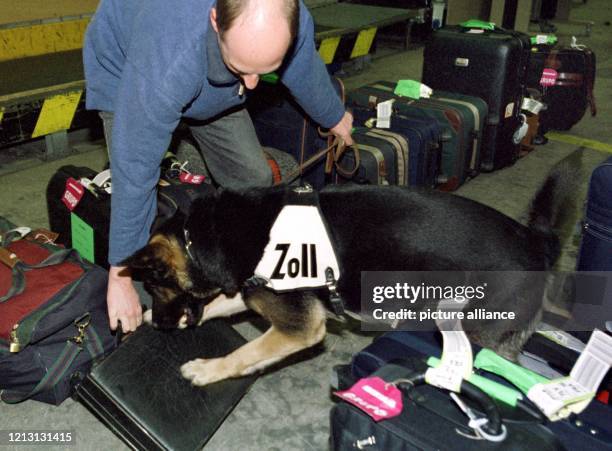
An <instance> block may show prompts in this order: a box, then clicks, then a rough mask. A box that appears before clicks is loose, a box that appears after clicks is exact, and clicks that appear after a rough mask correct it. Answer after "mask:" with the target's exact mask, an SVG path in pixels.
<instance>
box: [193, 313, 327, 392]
mask: <svg viewBox="0 0 612 451" xmlns="http://www.w3.org/2000/svg"><path fill="white" fill-rule="evenodd" d="M324 336H325V323H324V322H323V323H322V324H321V325H320V327H319V329H318V330H316V331H314V335H313V336H311V337H305V336H299V335H293V334H289V333H285V332H281V331H279V330H277V329H276V328H274V326H272V327H270V328H269V329H268V330H267V331H266V332H265V333H264V334H263V335H261V336H260V337H258V338H256V339H255V340H253V341H250V342H249V343H247V344H245V345H243V346H241V347H240V348H238V349H237V350H235V351H234V352H232V353H231V354H229V355H227V356H225V357H221V358H216V359H195V360H192V361H190V362H187V363H186V364H184V365H183V366H182V367H181V373H182V374H183V376H184V377H185V378H186V379H189V380H191V383H192V384H193V385H198V386H204V385H207V384H211V383H213V382H217V381H220V380H223V379H228V378H231V377H239V376H245V375H247V374H251V373H254V372H256V371H259V370H261V369H263V368H265V367H267V366H269V365H271V364H273V363H275V362H278V361H279V360H282V359H283V358H285V357H287V356H288V355H291V354H293V353H295V352H298V351H301V350H302V349H306V348H308V347H310V346H312V345H314V344H316V343H318V342H319V341H321V340H322V339H323V337H324Z"/></svg>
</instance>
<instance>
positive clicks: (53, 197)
mask: <svg viewBox="0 0 612 451" xmlns="http://www.w3.org/2000/svg"><path fill="white" fill-rule="evenodd" d="M96 174H97V173H96V171H94V170H93V169H90V168H88V167H83V166H73V165H67V166H62V167H60V168H59V169H58V170H57V171H56V172H55V174H53V176H52V177H51V179H50V180H49V183H48V184H47V191H46V198H47V214H48V217H49V227H50V228H51V230H53V231H54V232H56V233H59V238H58V239H57V243H58V244H61V245H63V246H65V247H67V248H72V247H74V248H76V249H77V250H78V251H79V253H80V254H81V256H82V257H83V258H85V259H86V260H88V261H91V262H94V263H96V264H98V265H100V266H102V267H104V268H108V233H109V227H110V195H109V194H108V193H106V192H104V191H102V190H94V189H92V191H89V190H87V189H85V188H84V187H82V185H80V184H79V183H78V182H79V180H80V179H81V178H87V179H89V180H93V178H94V177H95V176H96ZM70 179H72V180H73V181H74V182H72V183H73V184H74V183H76V184H77V185H79V186H81V190H82V192H83V195H82V197H81V199H80V201H79V202H78V203H77V204H76V207H74V209H73V210H70V208H69V207H68V204H65V203H64V202H63V201H62V199H63V198H64V195H65V193H66V192H67V183H68V181H69V180H70ZM73 236H74V238H75V240H73Z"/></svg>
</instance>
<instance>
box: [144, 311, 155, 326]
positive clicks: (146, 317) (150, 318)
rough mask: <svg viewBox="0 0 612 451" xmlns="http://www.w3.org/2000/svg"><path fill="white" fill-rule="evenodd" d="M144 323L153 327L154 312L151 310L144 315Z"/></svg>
mask: <svg viewBox="0 0 612 451" xmlns="http://www.w3.org/2000/svg"><path fill="white" fill-rule="evenodd" d="M142 321H143V322H144V323H145V324H148V325H151V324H153V310H151V309H149V310H147V311H146V312H144V313H143V314H142Z"/></svg>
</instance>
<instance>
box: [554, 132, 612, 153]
mask: <svg viewBox="0 0 612 451" xmlns="http://www.w3.org/2000/svg"><path fill="white" fill-rule="evenodd" d="M546 137H547V138H548V139H550V140H552V141H558V142H562V143H566V144H572V145H576V146H581V147H586V148H587V149H593V150H598V151H600V152H607V153H612V144H608V143H604V142H601V141H596V140H594V139H589V138H582V137H580V136H575V135H569V134H566V133H558V132H548V133H546Z"/></svg>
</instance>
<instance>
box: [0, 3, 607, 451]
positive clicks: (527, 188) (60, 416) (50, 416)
mask: <svg viewBox="0 0 612 451" xmlns="http://www.w3.org/2000/svg"><path fill="white" fill-rule="evenodd" d="M572 17H573V18H574V19H588V20H593V21H595V25H594V27H593V31H592V34H591V36H590V37H579V42H580V43H583V44H586V45H588V46H590V47H591V48H593V49H594V50H595V52H596V54H597V60H598V61H597V82H596V89H595V94H596V96H597V100H598V108H599V114H598V116H597V117H595V118H592V117H590V116H585V118H584V119H583V120H582V121H581V122H580V123H579V124H577V125H576V126H575V127H574V128H573V129H572V130H571V131H570V132H569V134H571V135H573V136H576V137H580V138H587V139H592V140H597V141H601V142H603V143H606V144H608V145H610V146H611V147H612V127H610V118H611V117H612V111H611V108H612V106H611V103H610V99H611V98H612V54H611V52H610V48H611V47H612V36H611V34H610V31H611V29H610V27H609V23H610V21H612V4H611V3H610V2H609V1H608V0H590V1H589V2H588V3H587V4H586V5H584V6H582V5H581V6H577V7H576V8H575V10H574V11H573V16H572ZM558 26H559V33H557V34H558V35H559V37H560V38H561V39H562V40H567V41H569V37H570V36H571V34H576V33H581V32H583V30H584V28H583V27H581V26H577V25H570V24H558ZM421 66H422V50H420V49H416V50H410V51H406V52H400V53H397V52H396V53H394V54H389V55H388V56H384V57H380V56H377V57H375V58H374V60H373V61H372V62H371V63H370V64H367V65H366V67H365V68H364V69H363V70H362V71H361V72H359V73H355V74H352V75H350V76H348V77H346V78H345V84H346V86H347V88H348V89H351V88H354V87H357V86H360V85H363V84H365V83H369V82H373V81H376V80H390V81H395V80H398V79H405V78H412V79H419V77H420V73H421ZM23 149H26V150H23ZM32 149H34V150H33V151H32ZM37 149H38V147H37V144H36V143H34V144H31V145H30V146H29V147H28V146H26V148H19V149H17V148H15V149H10V151H5V150H0V154H2V153H5V156H4V157H3V158H0V215H3V216H5V217H7V218H9V219H10V220H12V221H13V222H14V223H17V224H19V225H29V226H31V227H39V226H40V227H45V226H47V225H48V224H47V213H46V202H45V197H44V192H45V187H46V184H47V182H48V180H49V178H50V177H51V175H52V174H53V173H54V171H55V170H56V169H57V168H58V167H60V166H62V165H65V164H76V165H86V166H89V167H92V168H94V169H101V168H102V167H103V166H104V164H105V162H106V155H105V151H104V148H103V143H100V142H88V141H86V140H85V141H83V139H82V136H81V137H80V138H79V139H78V142H76V143H75V145H74V154H73V155H71V156H69V157H67V158H64V159H62V160H56V161H50V162H45V161H43V160H41V159H40V158H39V157H40V156H41V153H40V151H38V150H37ZM576 151H577V147H576V145H574V144H567V143H564V142H559V141H552V140H551V141H550V142H549V143H548V144H547V145H545V146H540V147H538V148H537V149H536V150H535V151H534V152H532V153H531V154H529V155H528V156H527V157H525V158H523V159H521V160H520V161H519V162H517V163H516V164H515V165H514V166H512V167H510V168H507V169H504V170H501V171H497V172H494V173H491V174H481V175H479V176H478V177H477V178H475V179H474V180H472V181H470V182H469V183H467V184H466V185H465V186H463V187H462V188H461V189H460V190H459V191H458V193H457V194H460V195H463V196H466V197H470V198H473V199H476V200H479V201H480V202H483V203H485V204H488V205H491V206H493V207H494V208H496V209H498V210H500V211H502V212H504V213H506V214H508V215H509V216H511V217H514V218H517V219H521V218H522V215H523V214H524V212H525V210H526V208H527V206H528V204H529V201H530V199H531V196H532V195H533V193H534V191H535V189H536V187H537V186H538V185H539V184H540V183H541V181H542V180H543V178H544V177H545V174H546V173H547V172H548V170H549V169H550V167H552V166H553V165H554V164H555V163H556V162H557V161H559V160H561V159H562V158H564V157H566V156H568V155H570V154H572V153H573V152H576ZM578 151H579V152H581V153H582V161H583V174H582V180H581V192H580V193H579V195H580V196H582V197H583V196H584V192H585V188H586V184H587V180H588V174H590V172H591V170H592V168H593V167H594V166H595V165H597V164H598V163H599V162H601V161H602V160H603V159H605V158H606V157H607V156H609V155H610V154H609V153H608V154H607V153H604V152H601V151H597V150H594V149H592V148H588V147H585V148H582V149H580V150H578ZM6 155H12V156H14V157H12V158H8V157H6ZM24 156H25V157H26V158H24ZM577 219H578V218H577ZM576 244H577V240H576V239H573V240H569V241H568V243H566V245H565V248H564V255H563V258H562V260H561V262H560V264H559V268H560V269H564V270H572V269H573V268H574V265H575V256H576ZM247 319H248V318H247ZM257 324H258V322H257V321H248V320H247V321H245V322H242V323H240V324H237V325H236V327H237V328H238V330H239V331H240V332H241V333H243V334H244V335H245V336H246V337H247V338H253V337H254V336H256V335H257V334H259V333H260V329H259V328H257V327H255V326H256V325H257ZM329 328H330V329H331V330H330V333H329V334H328V336H327V338H326V340H325V343H324V346H321V347H317V349H315V350H312V351H309V352H307V353H305V354H304V355H302V356H301V358H300V359H299V361H298V362H296V363H293V364H292V365H289V366H281V367H280V368H276V369H275V370H274V371H271V372H268V373H266V374H264V375H262V376H261V377H260V378H259V379H258V380H257V382H256V383H255V384H254V385H253V387H252V389H251V390H250V392H249V393H248V394H247V395H246V396H245V397H244V398H243V400H242V401H241V403H240V404H239V405H238V406H237V408H236V409H235V410H234V412H233V413H232V414H231V415H230V416H229V417H228V419H227V420H226V421H225V423H224V424H223V425H222V426H221V428H220V429H219V430H218V431H217V433H216V434H215V435H214V437H213V438H212V439H211V441H210V442H209V443H208V445H207V446H206V449H207V450H218V451H226V450H235V449H242V450H283V451H288V450H322V449H326V448H327V440H328V434H329V427H328V414H329V409H330V407H331V406H332V400H331V398H330V395H329V380H330V374H331V368H332V366H333V365H336V364H338V363H343V362H348V361H349V360H350V357H351V354H353V353H354V352H356V351H358V350H359V349H361V348H363V347H364V346H365V345H367V344H368V343H369V342H370V341H371V336H367V335H362V334H360V333H359V330H358V326H357V328H356V329H355V330H347V329H342V328H340V327H338V326H337V325H335V324H333V323H332V324H330V326H329ZM0 419H1V420H0V429H1V430H8V429H11V430H24V429H28V430H34V429H39V430H42V429H46V430H73V431H75V433H76V437H77V448H76V449H79V450H92V451H93V450H96V451H97V450H100V449H104V450H122V449H127V448H126V446H125V445H124V444H123V443H122V442H121V441H120V440H119V439H118V438H116V437H115V436H114V435H113V434H112V433H111V432H109V431H108V430H107V429H106V428H105V427H104V426H103V425H102V424H101V423H99V422H98V421H97V420H96V419H95V418H94V417H93V416H92V415H91V414H89V412H87V411H86V410H85V409H84V408H83V407H81V406H80V405H79V404H78V403H76V402H73V401H72V400H67V401H66V402H64V403H63V404H62V405H61V406H59V407H52V406H48V405H45V404H41V403H37V402H34V401H29V402H25V403H22V404H19V405H14V406H9V405H5V404H0ZM1 448H2V449H10V448H7V447H1ZM16 449H20V450H24V449H27V447H23V446H22V447H19V448H16ZM35 449H41V447H36V448H35ZM53 449H60V448H53ZM67 449H75V448H67Z"/></svg>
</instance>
